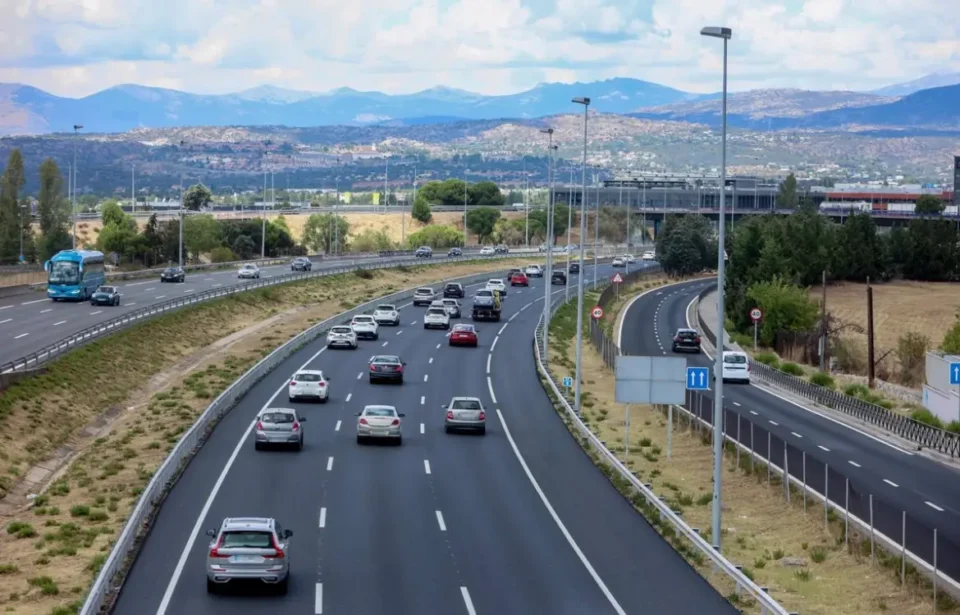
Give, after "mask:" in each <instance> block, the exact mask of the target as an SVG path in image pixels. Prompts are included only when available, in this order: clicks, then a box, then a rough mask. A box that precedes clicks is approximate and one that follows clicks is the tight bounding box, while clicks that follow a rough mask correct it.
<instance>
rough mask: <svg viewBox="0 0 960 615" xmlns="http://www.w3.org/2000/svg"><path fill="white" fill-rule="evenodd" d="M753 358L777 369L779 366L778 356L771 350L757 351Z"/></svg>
mask: <svg viewBox="0 0 960 615" xmlns="http://www.w3.org/2000/svg"><path fill="white" fill-rule="evenodd" d="M753 360H754V361H756V362H757V363H763V364H764V365H769V366H770V367H772V368H774V369H777V368H778V367H780V357H778V356H777V355H776V353H773V352H758V353H757V354H755V355H754V356H753Z"/></svg>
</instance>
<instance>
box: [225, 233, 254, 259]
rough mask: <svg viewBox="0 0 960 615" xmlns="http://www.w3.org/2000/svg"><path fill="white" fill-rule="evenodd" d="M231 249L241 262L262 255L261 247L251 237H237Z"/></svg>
mask: <svg viewBox="0 0 960 615" xmlns="http://www.w3.org/2000/svg"><path fill="white" fill-rule="evenodd" d="M230 247H231V249H232V250H233V253H234V254H236V255H237V257H238V258H239V259H240V260H247V259H248V258H252V257H253V256H254V255H255V254H259V253H260V251H259V246H257V244H256V243H254V241H253V239H251V238H250V235H237V236H236V238H235V239H234V240H233V243H232V244H231V246H230Z"/></svg>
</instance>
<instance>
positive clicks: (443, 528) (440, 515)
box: [436, 510, 447, 532]
mask: <svg viewBox="0 0 960 615" xmlns="http://www.w3.org/2000/svg"><path fill="white" fill-rule="evenodd" d="M436 513H437V523H438V524H439V525H440V531H441V532H446V531H447V524H446V523H444V522H443V513H442V512H440V511H439V510H438V511H436Z"/></svg>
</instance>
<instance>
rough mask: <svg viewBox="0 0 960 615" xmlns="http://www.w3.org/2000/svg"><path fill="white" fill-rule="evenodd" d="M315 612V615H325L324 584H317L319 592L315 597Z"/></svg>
mask: <svg viewBox="0 0 960 615" xmlns="http://www.w3.org/2000/svg"><path fill="white" fill-rule="evenodd" d="M313 612H314V614H315V615H323V583H317V591H316V593H315V594H314V597H313Z"/></svg>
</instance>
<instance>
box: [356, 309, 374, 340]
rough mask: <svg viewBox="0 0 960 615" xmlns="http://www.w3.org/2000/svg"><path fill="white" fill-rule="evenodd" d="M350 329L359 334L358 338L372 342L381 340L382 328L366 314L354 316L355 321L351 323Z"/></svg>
mask: <svg viewBox="0 0 960 615" xmlns="http://www.w3.org/2000/svg"><path fill="white" fill-rule="evenodd" d="M350 328H351V329H353V332H354V333H356V334H357V337H358V338H360V337H363V338H369V339H372V340H375V339H379V338H380V327H379V326H378V325H377V321H375V320H374V319H373V316H368V315H366V314H364V315H362V316H354V317H353V320H351V321H350Z"/></svg>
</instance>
